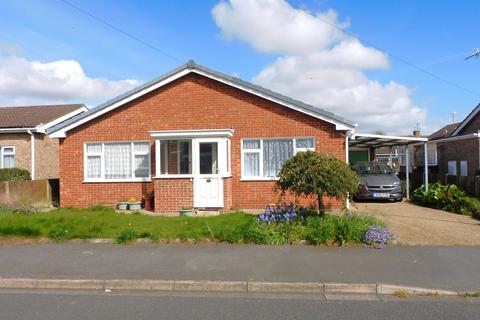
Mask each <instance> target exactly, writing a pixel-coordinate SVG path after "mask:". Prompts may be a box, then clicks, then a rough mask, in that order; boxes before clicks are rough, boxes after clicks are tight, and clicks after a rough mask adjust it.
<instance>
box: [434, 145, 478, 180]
mask: <svg viewBox="0 0 480 320" xmlns="http://www.w3.org/2000/svg"><path fill="white" fill-rule="evenodd" d="M437 152H438V153H437V154H438V173H439V174H440V175H441V176H444V175H446V174H447V173H448V161H453V160H456V161H457V174H458V175H460V161H462V160H466V161H467V171H468V172H467V175H469V176H473V175H474V174H475V171H476V170H477V169H478V168H479V166H480V163H479V161H480V159H479V139H478V138H471V139H463V140H456V141H447V142H439V143H437Z"/></svg>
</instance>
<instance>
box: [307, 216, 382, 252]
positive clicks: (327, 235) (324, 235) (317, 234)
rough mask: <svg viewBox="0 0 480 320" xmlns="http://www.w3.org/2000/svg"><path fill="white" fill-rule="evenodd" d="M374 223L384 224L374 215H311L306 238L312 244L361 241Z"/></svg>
mask: <svg viewBox="0 0 480 320" xmlns="http://www.w3.org/2000/svg"><path fill="white" fill-rule="evenodd" d="M372 225H380V226H383V225H384V224H383V223H382V222H380V221H378V220H377V219H375V218H373V217H368V216H360V215H357V214H345V215H343V216H338V215H327V216H310V217H307V222H306V233H305V235H306V238H305V239H306V240H307V241H308V242H310V243H312V244H315V245H319V244H327V245H331V244H333V243H337V244H338V245H343V244H345V243H361V242H363V240H364V237H365V232H367V230H368V228H370V227H371V226H372Z"/></svg>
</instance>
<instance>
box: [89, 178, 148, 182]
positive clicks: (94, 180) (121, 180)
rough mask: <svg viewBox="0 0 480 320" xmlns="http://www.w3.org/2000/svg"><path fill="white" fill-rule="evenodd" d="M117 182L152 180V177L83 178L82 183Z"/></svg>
mask: <svg viewBox="0 0 480 320" xmlns="http://www.w3.org/2000/svg"><path fill="white" fill-rule="evenodd" d="M119 182H152V179H150V178H145V179H89V180H83V181H82V183H119Z"/></svg>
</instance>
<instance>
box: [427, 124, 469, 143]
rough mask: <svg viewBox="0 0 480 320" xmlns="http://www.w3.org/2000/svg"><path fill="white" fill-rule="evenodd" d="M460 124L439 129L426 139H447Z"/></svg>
mask: <svg viewBox="0 0 480 320" xmlns="http://www.w3.org/2000/svg"><path fill="white" fill-rule="evenodd" d="M460 123H461V122H457V123H452V124H448V125H446V126H445V127H443V128H441V129H440V130H437V131H435V132H434V133H432V134H431V135H430V136H429V137H428V139H429V140H435V139H442V138H446V137H449V136H450V135H451V134H452V132H453V131H454V130H455V129H456V128H457V127H458V126H459V125H460Z"/></svg>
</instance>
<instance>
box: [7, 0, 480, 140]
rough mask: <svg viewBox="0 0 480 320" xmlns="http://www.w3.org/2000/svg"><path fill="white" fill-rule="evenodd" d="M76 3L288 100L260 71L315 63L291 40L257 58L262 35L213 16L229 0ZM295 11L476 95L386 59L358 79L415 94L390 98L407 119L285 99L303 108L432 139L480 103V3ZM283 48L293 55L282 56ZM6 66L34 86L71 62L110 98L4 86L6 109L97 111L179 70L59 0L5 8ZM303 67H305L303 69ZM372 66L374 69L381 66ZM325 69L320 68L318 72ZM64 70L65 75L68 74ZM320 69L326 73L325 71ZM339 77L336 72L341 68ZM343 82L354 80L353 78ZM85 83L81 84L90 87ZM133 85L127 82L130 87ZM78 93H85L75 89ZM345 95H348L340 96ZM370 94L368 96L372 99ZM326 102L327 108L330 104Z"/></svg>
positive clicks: (319, 6) (367, 4) (340, 4)
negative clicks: (286, 62) (79, 106)
mask: <svg viewBox="0 0 480 320" xmlns="http://www.w3.org/2000/svg"><path fill="white" fill-rule="evenodd" d="M69 1H70V2H72V3H73V4H75V5H77V6H79V7H81V8H83V9H84V10H87V11H89V12H91V13H93V14H94V15H95V16H97V17H100V18H102V19H104V20H106V21H108V22H109V23H111V24H112V25H115V26H117V27H118V28H120V29H123V30H125V31H127V32H129V33H130V34H132V35H135V36H137V37H139V38H141V39H142V40H144V41H146V42H148V43H150V44H152V45H154V46H156V47H157V48H159V49H161V50H163V51H165V52H167V53H168V54H170V55H171V56H174V57H175V58H176V59H179V60H181V61H187V60H188V59H190V58H193V59H195V60H196V61H197V62H199V63H201V64H204V65H207V66H209V67H212V68H215V69H217V70H219V71H221V72H224V73H227V74H236V75H239V76H240V77H241V78H242V79H245V80H249V81H250V80H252V81H254V82H256V83H259V84H261V85H264V86H269V87H271V88H272V89H275V90H277V91H282V88H283V87H282V83H280V82H279V81H276V79H273V80H272V79H271V78H268V77H263V76H259V74H260V73H261V72H262V70H265V69H267V68H268V67H269V66H272V65H273V67H275V68H276V69H275V71H276V72H277V73H276V74H280V72H281V71H282V69H280V68H281V66H279V65H277V64H276V62H278V60H277V59H279V58H280V59H281V58H282V57H283V58H291V57H295V58H298V56H300V55H301V56H302V59H304V58H305V57H307V56H310V52H305V50H307V49H305V50H303V49H301V50H302V51H301V53H299V51H298V50H297V51H295V52H294V53H292V51H291V50H290V49H289V48H288V46H289V43H288V39H286V41H285V42H286V43H285V44H282V43H281V41H279V43H276V44H275V45H273V46H272V47H270V48H269V49H267V50H261V49H259V48H258V46H257V47H256V46H255V41H256V39H255V35H254V34H252V33H250V34H245V32H244V31H243V30H242V27H241V26H242V21H241V20H240V21H239V22H238V24H236V25H223V26H222V25H221V23H219V22H218V17H217V19H216V18H215V17H214V16H213V15H212V9H213V8H214V7H215V6H217V5H218V4H219V3H220V2H223V3H224V4H226V5H228V6H230V3H228V2H224V1H219V0H214V1H209V0H204V1H186V0H185V1H126V0H120V1H90V0H84V1H79V0H69ZM267 1H268V0H267ZM292 3H294V4H295V5H298V6H300V7H303V8H305V9H307V10H309V11H311V12H312V13H313V14H317V13H320V12H326V11H327V10H330V9H333V10H335V12H336V13H337V14H338V18H336V19H337V20H336V21H338V22H341V23H344V22H347V21H348V23H349V26H348V27H346V30H348V32H351V33H353V34H355V35H357V36H358V37H359V38H361V39H362V40H365V41H367V42H369V43H372V44H374V45H375V46H376V47H378V48H381V49H383V50H385V51H387V52H389V53H391V54H393V55H395V56H398V57H401V58H403V59H405V60H408V61H409V62H411V63H414V64H415V65H418V66H420V67H422V68H424V69H427V70H428V71H430V72H432V73H434V74H436V75H438V76H440V77H442V78H445V79H448V80H449V81H451V82H454V83H456V84H458V85H459V86H462V87H465V88H467V89H469V90H471V91H473V92H475V93H478V95H475V94H470V93H467V92H465V91H462V90H459V89H457V88H455V87H453V86H451V85H448V84H445V83H443V82H441V81H439V80H437V79H434V78H432V77H430V76H428V75H426V74H424V73H422V72H419V71H417V70H415V69H413V68H411V67H409V66H406V65H405V64H403V63H400V62H398V61H397V60H395V59H393V58H391V57H390V58H389V59H388V64H389V67H388V68H384V67H379V68H377V67H375V68H363V67H357V66H356V67H354V70H353V71H355V75H359V74H358V73H357V72H356V71H359V70H360V71H361V73H362V74H363V75H365V77H368V79H369V80H372V81H375V80H377V81H378V82H379V83H380V84H381V85H386V84H388V83H389V82H390V81H394V82H395V83H398V84H401V85H402V88H405V89H408V90H409V93H408V94H407V93H404V92H403V93H392V94H391V95H392V96H394V98H395V99H397V98H398V95H400V98H398V99H400V100H402V99H409V101H408V103H407V104H408V106H405V107H404V111H402V112H403V113H402V117H400V118H401V119H403V120H400V119H395V120H392V125H391V126H390V125H389V124H388V123H386V122H388V121H386V119H389V117H388V113H387V114H386V115H385V116H384V117H383V118H381V117H379V118H378V120H375V121H376V122H375V121H373V120H372V121H363V122H362V119H361V118H363V115H362V114H361V113H359V111H357V112H351V113H350V112H349V110H350V109H351V108H358V109H361V106H362V103H364V104H367V105H368V104H369V102H368V101H369V100H361V101H359V104H357V105H352V106H350V107H349V108H350V109H342V104H341V103H342V102H341V99H340V100H335V101H332V97H331V96H329V95H328V96H324V95H323V94H324V93H319V95H318V97H317V96H315V90H313V91H312V89H311V88H310V89H308V90H310V91H303V90H307V89H305V88H304V87H299V88H296V91H295V92H288V91H287V92H284V93H287V94H291V95H294V96H295V97H296V98H300V99H302V97H303V96H305V99H302V100H306V101H307V102H311V103H314V104H315V105H319V106H320V107H324V108H325V107H326V108H327V109H329V110H331V111H333V112H336V113H339V114H340V115H345V113H347V115H348V116H349V118H352V117H355V118H356V119H352V120H354V121H358V122H359V123H360V129H361V131H372V130H376V129H382V130H384V131H386V132H390V131H391V132H392V133H393V132H395V133H397V132H403V133H408V132H410V131H411V130H412V129H413V127H414V125H415V123H416V122H421V123H422V127H423V128H425V130H426V131H432V130H434V129H436V128H437V127H438V126H440V125H442V124H446V123H448V122H450V121H451V112H453V111H456V112H457V115H456V119H457V120H461V119H462V118H463V117H464V116H465V115H466V114H468V112H470V111H471V109H472V108H473V107H474V106H475V105H476V104H478V103H479V102H480V82H479V81H478V80H477V79H475V75H478V74H479V71H480V60H479V59H471V60H467V61H464V57H465V56H467V55H468V54H469V53H470V52H471V51H472V50H473V48H476V47H480V39H479V37H478V26H477V24H476V21H477V20H478V13H479V12H480V2H478V1H446V0H445V1H406V0H403V1H388V2H386V1H380V0H378V1H376V0H375V1H374V0H370V1H346V0H324V1H316V0H312V1H308V0H305V1H297V0H294V1H292ZM283 8H286V7H283ZM237 9H238V8H235V5H233V8H231V7H230V11H229V12H228V13H225V17H226V18H232V17H238V19H241V18H242V17H244V16H242V14H241V13H239V11H241V10H240V9H238V10H237ZM287 9H288V8H287ZM287 9H285V10H287ZM290 9H291V10H292V11H294V10H296V9H295V8H290ZM251 14H252V15H257V16H256V19H257V20H260V21H261V20H262V11H261V10H260V9H259V10H258V11H255V10H252V13H251ZM245 25H248V21H245ZM226 30H227V31H228V32H230V39H226V38H227V37H226ZM340 41H342V40H340ZM338 43H339V42H338V41H337V40H332V42H330V43H327V44H326V46H325V47H324V48H320V49H318V48H317V49H311V50H317V51H318V52H321V51H322V50H329V49H331V47H333V46H334V45H336V44H338ZM282 45H285V46H286V48H285V50H284V49H283V47H282ZM272 48H273V49H272ZM286 52H287V53H286ZM318 52H317V53H318ZM355 52H356V51H351V54H352V55H355ZM7 57H10V58H11V57H16V58H20V59H22V60H18V61H17V60H4V63H3V64H2V63H1V60H0V75H2V74H3V76H4V77H5V74H6V75H7V76H9V75H10V73H12V72H13V73H16V72H15V70H23V71H22V72H25V74H22V76H24V77H27V76H28V72H29V70H30V69H29V68H28V67H27V65H26V64H28V63H30V62H33V61H38V62H40V63H50V62H54V61H61V60H68V61H75V62H76V63H78V65H79V66H81V70H83V73H84V75H85V77H87V78H88V79H87V80H88V81H90V80H89V79H98V78H101V79H103V80H104V82H102V83H101V87H102V88H106V89H104V91H105V94H104V95H102V94H98V93H97V91H95V90H94V89H92V92H91V94H90V93H89V94H88V95H82V94H79V95H78V96H76V95H75V94H72V93H71V91H69V90H70V89H68V88H65V91H64V92H63V94H61V95H59V96H56V95H55V90H54V89H55V88H48V85H47V84H45V86H41V88H34V89H30V90H27V89H25V91H22V90H21V89H18V90H12V89H8V90H7V89H5V90H4V91H3V92H2V84H1V82H2V80H1V79H0V103H2V104H4V105H11V104H22V103H30V102H31V103H34V102H42V103H43V102H45V103H47V102H50V101H52V102H63V101H79V102H86V103H88V104H89V106H94V105H96V104H97V103H100V102H102V101H104V100H106V99H107V98H108V97H109V95H116V94H118V93H121V91H122V90H126V89H128V88H129V86H133V85H135V84H138V83H141V82H143V81H147V80H149V79H151V78H154V77H156V76H159V75H161V74H163V73H165V72H167V71H169V70H170V69H172V68H174V67H176V66H178V65H179V62H177V61H174V60H172V59H169V58H168V57H166V56H163V55H161V54H159V53H158V52H156V51H154V50H152V49H150V48H148V47H146V46H144V45H142V44H140V43H138V42H137V41H135V40H133V39H130V38H128V37H126V36H125V35H123V34H121V33H119V32H118V31H115V30H113V29H111V28H109V27H107V26H105V25H103V24H101V23H99V22H98V21H96V20H94V19H92V18H90V17H88V16H86V15H84V14H82V13H80V12H78V11H77V10H75V9H73V8H72V7H70V6H68V5H66V4H65V3H63V2H62V1H60V0H44V1H35V0H31V1H30V0H23V1H4V0H0V58H4V59H5V58H7ZM379 59H380V58H379ZM298 60H299V61H300V59H298ZM306 60H307V59H306V58H305V59H304V60H302V61H306ZM380 60H381V59H380ZM12 61H14V62H12ZM382 61H383V60H382ZM17 62H19V63H20V62H22V63H24V65H25V68H16V69H14V70H13V71H12V69H13V67H11V68H8V67H9V66H12V65H13V63H17ZM375 63H377V64H376V66H377V65H381V64H382V63H383V62H380V61H377V62H375ZM362 65H363V64H362ZM71 66H72V65H67V67H71ZM318 66H319V64H316V65H315V67H318ZM57 67H58V68H61V67H62V65H61V64H59V65H58V66H57ZM57 67H55V68H57ZM307 67H308V65H307ZM2 68H3V70H2ZM322 68H325V65H324V64H322ZM334 68H338V63H337V65H335V66H334ZM55 70H56V71H55V72H57V71H58V70H57V69H55ZM19 72H20V71H19ZM298 72H299V73H302V72H303V71H302V70H298ZM319 74H323V73H321V72H320V73H319ZM15 76H17V74H15ZM345 76H346V77H347V78H348V77H349V75H348V73H347V74H345ZM296 77H297V78H291V79H292V81H294V80H295V79H298V75H296ZM82 79H83V78H81V80H78V81H84V79H83V80H82ZM127 79H128V80H130V82H128V81H126V80H127ZM133 80H135V81H133ZM476 80H477V81H476ZM285 81H289V80H288V79H285ZM74 82H75V81H74ZM342 83H343V81H342ZM75 85H80V84H77V83H76V82H75ZM96 85H98V82H95V81H93V82H91V83H90V82H89V84H88V86H91V87H94V86H96ZM342 85H343V84H342ZM352 85H355V86H357V84H352ZM403 86H404V87H403ZM57 87H58V86H57ZM74 88H78V87H74ZM343 89H345V88H344V87H342V90H343ZM42 90H43V91H42ZM378 90H381V89H378ZM40 91H42V92H40ZM77 91H78V90H77ZM39 92H40V93H39ZM303 92H305V94H303ZM373 92H376V91H373ZM395 94H396V95H397V96H395ZM2 95H3V97H2ZM372 95H373V94H372V93H371V92H369V97H370V96H372ZM389 96H390V95H388V94H383V93H382V98H381V99H382V100H381V101H382V103H385V105H386V107H385V108H386V109H388V108H391V113H392V114H394V113H395V110H396V109H395V108H396V107H395V105H396V104H394V103H392V104H391V106H389V102H388V101H385V99H388V97H389ZM394 98H392V99H394ZM323 99H324V100H325V101H329V102H325V105H323V103H322V101H323ZM372 99H373V98H372ZM337 106H338V107H337ZM408 108H410V109H415V108H418V109H421V112H418V113H409V112H410V111H408V110H410V109H408ZM367 109H368V108H367ZM407 109H408V110H407ZM368 112H372V117H371V118H372V119H373V118H374V116H373V115H374V114H373V113H374V112H378V110H377V111H375V110H374V109H372V110H371V111H368V110H367V116H370V114H368ZM422 112H425V114H424V113H422ZM412 114H418V117H419V118H418V119H415V116H410V115H412ZM347 115H345V116H347ZM422 117H423V118H422ZM359 119H360V120H359Z"/></svg>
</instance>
